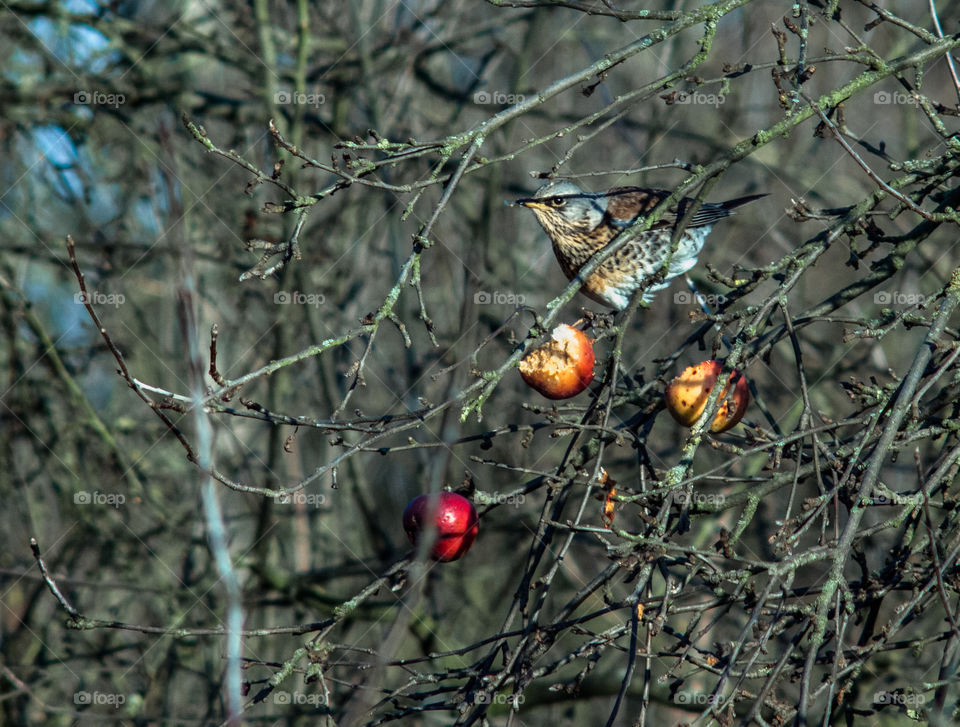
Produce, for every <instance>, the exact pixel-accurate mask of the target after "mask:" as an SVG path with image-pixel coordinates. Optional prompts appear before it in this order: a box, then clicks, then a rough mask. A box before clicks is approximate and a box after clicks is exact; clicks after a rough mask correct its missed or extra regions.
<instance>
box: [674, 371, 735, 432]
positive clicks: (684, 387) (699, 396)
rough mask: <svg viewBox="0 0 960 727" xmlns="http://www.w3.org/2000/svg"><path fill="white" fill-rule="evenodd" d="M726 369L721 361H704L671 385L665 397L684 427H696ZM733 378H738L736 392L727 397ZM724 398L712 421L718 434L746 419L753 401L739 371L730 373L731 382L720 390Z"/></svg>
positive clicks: (711, 429) (711, 428)
mask: <svg viewBox="0 0 960 727" xmlns="http://www.w3.org/2000/svg"><path fill="white" fill-rule="evenodd" d="M722 370H723V365H722V364H721V363H720V362H719V361H714V360H712V359H711V360H709V361H703V362H701V363H698V364H697V365H696V366H688V367H687V368H685V369H684V370H683V373H682V374H680V375H679V376H678V377H677V378H675V379H674V380H673V381H671V382H670V383H669V384H667V390H666V392H665V394H664V399H665V401H666V404H667V410H668V411H669V412H670V414H672V415H673V418H674V419H676V420H677V421H678V422H680V423H681V424H683V425H684V426H688V427H691V426H693V425H694V423H695V422H696V421H697V419H699V418H700V415H701V414H703V409H704V407H705V406H706V405H707V399H708V398H709V396H710V392H711V391H713V387H714V385H715V384H716V383H717V378H718V377H719V376H720V372H721V371H722ZM733 381H736V383H735V384H734V387H733V395H732V397H730V398H727V390H728V389H729V388H730V384H731V383H732V382H733ZM720 400H721V403H720V409H719V410H718V411H717V415H716V416H715V417H714V419H713V423H711V424H710V431H711V432H714V433H719V432H725V431H727V430H728V429H732V428H733V427H734V426H736V424H737V422H739V421H740V420H741V419H743V415H744V413H745V412H746V411H747V405H748V404H749V403H750V389H749V388H748V387H747V380H746V378H744V377H743V376H741V375H740V373H739V372H737V371H734V372H733V373H732V374H730V378H729V379H728V381H727V385H726V386H724V387H723V391H722V392H720Z"/></svg>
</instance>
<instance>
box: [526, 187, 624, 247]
mask: <svg viewBox="0 0 960 727" xmlns="http://www.w3.org/2000/svg"><path fill="white" fill-rule="evenodd" d="M516 204H519V205H522V206H524V207H528V208H529V209H531V210H533V213H534V214H535V215H536V216H537V220H539V222H540V224H541V225H542V226H543V228H544V229H545V230H546V231H547V234H550V235H551V236H552V233H554V232H557V233H566V234H569V233H571V232H581V233H583V232H589V231H590V230H594V229H596V228H597V226H599V225H600V223H601V222H602V221H603V216H604V214H605V213H606V211H607V200H606V197H604V196H603V195H599V194H591V193H590V192H584V191H583V190H582V189H580V187H578V186H577V185H576V184H574V183H573V182H568V181H566V180H564V179H555V180H553V181H552V182H549V183H547V184H545V185H543V186H542V187H540V189H538V190H537V191H536V192H534V193H533V196H532V197H526V198H524V199H518V200H517V201H516Z"/></svg>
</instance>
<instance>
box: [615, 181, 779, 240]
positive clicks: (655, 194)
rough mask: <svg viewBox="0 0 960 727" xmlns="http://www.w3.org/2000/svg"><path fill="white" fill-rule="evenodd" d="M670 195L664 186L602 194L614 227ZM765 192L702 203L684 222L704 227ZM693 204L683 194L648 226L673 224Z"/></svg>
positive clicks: (623, 188)
mask: <svg viewBox="0 0 960 727" xmlns="http://www.w3.org/2000/svg"><path fill="white" fill-rule="evenodd" d="M669 195H670V192H668V191H667V190H665V189H646V188H644V187H614V188H613V189H611V190H610V191H609V192H607V193H606V195H604V196H606V197H607V215H608V216H609V218H610V222H611V223H612V224H614V225H617V226H618V227H627V226H629V225H630V224H631V223H632V222H634V221H635V220H636V219H637V218H638V217H643V216H644V215H646V214H648V213H649V212H650V211H651V210H653V208H654V207H656V206H657V205H658V204H660V202H662V201H663V200H664V199H666V198H667V197H668V196H669ZM766 196H767V195H765V194H754V195H749V196H747V197H737V198H736V199H731V200H728V201H726V202H703V203H702V204H701V205H700V208H699V209H698V210H697V212H696V214H694V216H693V218H692V219H691V220H690V221H689V222H688V223H687V227H688V228H693V227H705V226H707V225H712V224H713V223H715V222H716V221H717V220H720V219H723V218H724V217H729V216H730V215H732V214H733V212H732V210H733V208H734V207H739V206H740V205H742V204H747V203H748V202H753V201H754V200H755V199H760V198H761V197H766ZM691 204H693V198H692V197H684V198H683V199H681V200H680V204H678V205H676V206H674V207H671V208H670V209H669V210H667V212H666V213H665V214H664V215H663V216H662V217H661V218H660V219H659V220H658V221H657V223H656V224H655V225H654V226H653V228H652V229H654V230H657V229H663V228H665V227H673V226H674V225H675V224H676V223H677V219H678V218H679V217H682V216H683V213H684V212H685V211H686V210H687V209H688V208H689V207H690V205H691Z"/></svg>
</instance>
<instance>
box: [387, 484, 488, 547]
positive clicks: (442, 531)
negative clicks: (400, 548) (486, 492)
mask: <svg viewBox="0 0 960 727" xmlns="http://www.w3.org/2000/svg"><path fill="white" fill-rule="evenodd" d="M431 520H432V521H433V524H434V528H433V533H434V535H435V537H436V540H435V541H434V542H433V545H432V546H431V548H430V557H431V558H433V559H434V560H437V561H440V562H441V563H447V562H449V561H451V560H457V559H459V558H462V557H463V555H464V554H465V553H466V552H467V551H468V550H470V546H471V545H473V541H474V540H476V538H477V532H478V531H479V530H480V523H479V521H478V519H477V510H476V508H475V507H474V506H473V503H472V502H470V500H468V499H467V498H465V497H464V496H463V495H458V494H456V493H455V492H440V493H437V494H436V495H419V496H418V497H415V498H413V499H412V500H411V501H410V502H409V503H408V504H407V507H406V509H405V510H404V511H403V529H404V530H405V531H406V533H407V537H408V538H409V539H410V542H411V543H413V545H414V547H416V546H417V545H418V544H419V543H420V538H421V537H422V536H423V535H424V533H427V532H428V527H427V525H428V523H429V522H430V521H431Z"/></svg>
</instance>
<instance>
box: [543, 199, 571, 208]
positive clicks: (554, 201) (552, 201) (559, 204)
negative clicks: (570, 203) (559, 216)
mask: <svg viewBox="0 0 960 727" xmlns="http://www.w3.org/2000/svg"><path fill="white" fill-rule="evenodd" d="M566 203H567V200H566V198H564V197H551V198H550V201H549V202H548V203H547V204H549V205H550V206H551V207H563V206H564V205H565V204H566Z"/></svg>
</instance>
